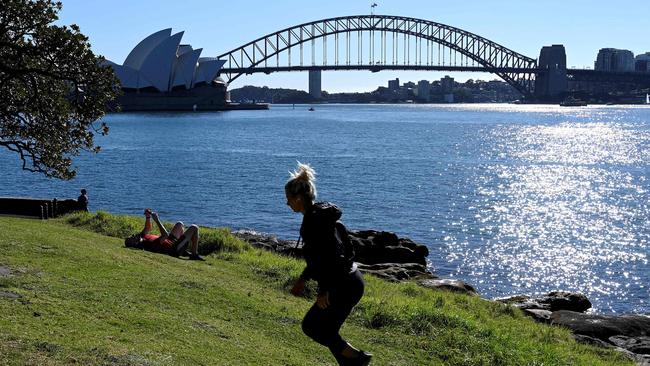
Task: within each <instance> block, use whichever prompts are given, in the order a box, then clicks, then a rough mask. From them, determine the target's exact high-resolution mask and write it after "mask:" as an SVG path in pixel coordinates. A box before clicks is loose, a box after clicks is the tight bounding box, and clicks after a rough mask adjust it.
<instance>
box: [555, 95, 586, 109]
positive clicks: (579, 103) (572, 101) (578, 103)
mask: <svg viewBox="0 0 650 366" xmlns="http://www.w3.org/2000/svg"><path fill="white" fill-rule="evenodd" d="M586 105H587V102H586V101H584V100H580V99H576V98H574V97H567V98H566V99H565V100H564V101H562V102H561V103H560V106H562V107H584V106H586Z"/></svg>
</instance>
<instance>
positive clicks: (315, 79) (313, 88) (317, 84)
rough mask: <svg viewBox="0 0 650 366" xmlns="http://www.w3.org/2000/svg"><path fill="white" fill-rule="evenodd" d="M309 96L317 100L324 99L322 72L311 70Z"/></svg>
mask: <svg viewBox="0 0 650 366" xmlns="http://www.w3.org/2000/svg"><path fill="white" fill-rule="evenodd" d="M309 95H311V96H312V97H314V98H316V99H320V98H321V97H322V93H321V71H320V70H309Z"/></svg>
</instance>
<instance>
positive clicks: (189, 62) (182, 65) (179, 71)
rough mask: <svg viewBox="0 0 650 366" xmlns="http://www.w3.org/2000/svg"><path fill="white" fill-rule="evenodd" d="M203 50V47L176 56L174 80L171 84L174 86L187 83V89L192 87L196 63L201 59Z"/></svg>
mask: <svg viewBox="0 0 650 366" xmlns="http://www.w3.org/2000/svg"><path fill="white" fill-rule="evenodd" d="M179 49H180V48H179ZM202 50H203V49H202V48H199V49H196V50H191V51H190V52H185V53H183V54H181V55H180V56H179V57H178V58H176V62H175V63H174V74H173V79H172V80H173V81H172V84H171V87H172V88H173V87H175V86H179V85H185V88H187V89H189V88H191V87H192V80H193V79H194V71H195V70H196V63H197V61H198V60H199V56H201V51H202Z"/></svg>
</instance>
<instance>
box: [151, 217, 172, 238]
mask: <svg viewBox="0 0 650 366" xmlns="http://www.w3.org/2000/svg"><path fill="white" fill-rule="evenodd" d="M151 218H153V221H154V222H155V223H156V225H158V230H160V236H169V232H168V231H167V229H165V226H164V225H163V224H162V223H161V222H160V218H158V213H157V212H152V213H151Z"/></svg>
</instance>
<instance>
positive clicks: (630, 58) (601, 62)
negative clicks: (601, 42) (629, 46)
mask: <svg viewBox="0 0 650 366" xmlns="http://www.w3.org/2000/svg"><path fill="white" fill-rule="evenodd" d="M594 70H598V71H634V54H633V53H632V51H629V50H619V49H616V48H601V49H600V51H598V56H597V57H596V62H594Z"/></svg>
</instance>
